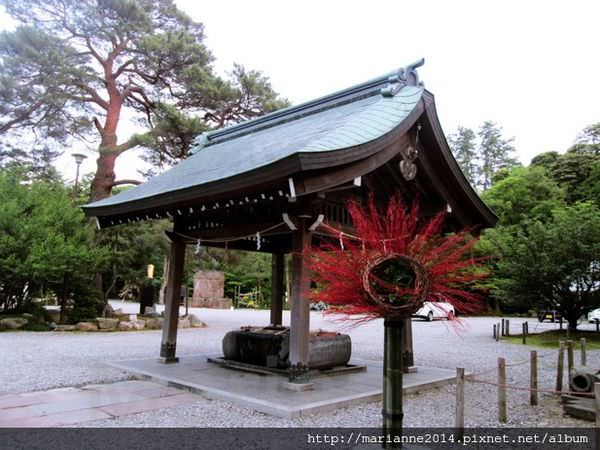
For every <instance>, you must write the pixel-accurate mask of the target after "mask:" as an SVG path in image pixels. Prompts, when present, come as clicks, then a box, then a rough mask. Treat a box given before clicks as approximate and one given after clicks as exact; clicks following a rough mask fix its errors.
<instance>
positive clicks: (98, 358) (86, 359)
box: [0, 304, 600, 427]
mask: <svg viewBox="0 0 600 450" xmlns="http://www.w3.org/2000/svg"><path fill="white" fill-rule="evenodd" d="M118 306H123V305H122V304H118V305H117V307H118ZM136 307H137V305H134V304H128V305H125V306H124V309H125V310H130V311H132V312H134V311H135V308H136ZM192 312H194V313H195V314H196V315H198V316H199V317H200V318H201V319H202V320H204V321H205V322H206V323H207V324H208V328H200V329H198V328H197V329H185V330H180V331H179V336H178V342H177V352H178V355H179V356H185V355H191V354H201V353H214V352H219V351H220V347H221V338H222V336H223V335H224V334H225V332H227V331H229V330H232V329H235V328H238V327H240V326H243V325H250V324H252V325H256V324H263V323H268V317H269V312H268V311H252V310H240V311H229V310H207V309H201V310H193V311H192ZM288 320H289V316H288V315H284V323H285V322H286V321H288ZM522 320H523V319H514V320H513V321H512V323H513V325H512V327H511V328H513V329H514V330H516V329H517V326H519V327H520V323H521V322H522ZM311 321H312V322H311V328H312V329H317V328H323V329H328V330H336V329H340V325H339V324H337V323H334V322H331V319H324V318H323V317H322V315H321V313H316V312H311ZM497 321H498V319H497V318H468V319H463V320H462V321H461V322H462V325H461V327H456V326H452V325H449V324H448V323H447V322H443V321H440V322H437V321H436V322H431V323H430V322H422V321H416V320H415V321H413V340H414V350H415V363H416V365H424V366H437V367H445V368H449V369H454V368H456V367H464V368H465V369H466V370H467V371H468V372H475V373H477V372H483V371H486V370H489V369H493V368H494V367H495V365H496V363H497V358H498V357H504V358H505V359H506V362H507V365H509V367H508V368H507V381H508V384H510V385H515V386H528V384H529V364H527V363H526V364H521V365H516V366H510V365H511V364H514V363H518V362H520V361H524V360H528V359H529V352H530V350H531V349H532V348H531V347H529V346H522V345H515V344H509V343H506V342H495V341H494V340H493V339H492V337H491V329H492V324H493V323H496V322H497ZM553 326H554V325H552V324H543V325H540V324H538V323H537V321H536V322H533V321H530V332H535V331H536V330H537V331H539V330H540V329H542V328H543V329H547V328H552V327H553ZM584 327H587V325H584ZM343 331H345V332H348V333H349V334H350V335H351V337H352V345H353V356H354V357H357V358H361V359H372V360H381V359H382V356H383V348H382V343H383V324H382V323H381V321H378V320H377V321H373V322H370V323H368V324H365V325H362V326H360V327H357V328H353V329H350V330H347V329H346V330H343ZM160 340H161V332H160V331H139V332H126V333H124V332H112V333H102V334H100V333H32V332H11V333H0V362H1V363H2V364H1V367H2V370H1V372H0V394H3V393H21V392H31V391H37V390H44V389H50V388H56V387H63V386H81V385H85V384H91V383H99V382H103V383H109V382H114V381H119V380H123V379H128V378H130V376H129V375H128V374H127V373H125V372H122V371H120V370H117V369H113V368H111V367H108V366H107V365H105V364H104V363H105V361H110V360H119V359H133V358H150V357H155V356H157V353H158V350H159V348H160ZM550 353H552V354H551V355H550V356H547V357H542V358H540V359H539V361H538V370H539V374H538V377H539V381H538V383H539V386H540V387H541V388H552V387H553V386H554V382H555V364H556V353H555V352H554V351H552V350H546V349H538V354H539V355H540V356H542V355H546V354H550ZM576 357H577V358H578V357H579V355H578V354H576ZM588 364H589V365H591V366H594V367H600V350H598V349H594V350H590V349H588ZM495 375H496V372H495V370H492V371H491V372H490V373H487V374H484V375H482V376H479V377H477V378H478V379H481V380H486V381H495V380H494V378H495ZM454 393H455V390H454V387H453V386H446V387H443V388H439V389H433V390H428V391H425V392H422V393H418V394H414V395H409V396H407V397H405V402H404V405H405V406H404V408H405V411H404V412H405V416H404V423H405V426H408V427H417V426H424V425H428V426H431V425H435V426H439V427H452V426H453V425H454ZM496 398H497V391H496V388H495V386H491V385H488V384H482V383H474V382H468V383H467V385H466V389H465V402H466V403H465V420H466V426H468V427H487V426H490V427H496V426H500V424H499V423H498V420H497V409H496ZM508 418H509V422H508V424H507V425H508V426H515V427H534V426H542V427H570V426H593V423H592V422H585V421H580V420H577V419H573V418H570V417H567V416H563V414H562V408H561V404H560V402H559V401H558V400H557V399H556V397H555V396H553V395H550V394H543V393H541V394H540V402H539V406H536V407H531V406H529V393H528V392H527V391H516V390H509V392H508ZM380 420H381V404H380V403H379V402H371V403H366V404H362V405H358V406H354V407H348V408H343V409H340V410H338V411H336V412H334V413H325V414H319V415H315V416H310V417H305V418H300V419H295V420H287V419H281V418H276V417H272V416H267V415H264V414H262V413H257V412H254V411H251V410H249V409H246V408H241V407H238V406H236V405H234V404H231V403H228V402H222V401H211V400H205V399H200V400H199V401H198V402H196V403H193V404H191V405H186V406H181V407H175V408H168V409H163V410H159V411H151V412H147V413H140V414H133V415H130V416H123V417H120V418H116V419H111V420H102V421H95V422H88V423H86V424H85V426H95V427H112V426H116V427H142V426H150V427H173V426H177V427H212V426H215V427H223V426H242V427H262V426H269V427H272V426H275V427H278V426H281V427H286V426H326V427H337V426H340V427H378V426H379V425H380Z"/></svg>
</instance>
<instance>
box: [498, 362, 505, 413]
mask: <svg viewBox="0 0 600 450" xmlns="http://www.w3.org/2000/svg"><path fill="white" fill-rule="evenodd" d="M498 420H499V421H500V422H503V423H506V421H507V416H506V361H505V360H504V358H498Z"/></svg>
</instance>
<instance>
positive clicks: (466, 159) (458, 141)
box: [448, 127, 477, 186]
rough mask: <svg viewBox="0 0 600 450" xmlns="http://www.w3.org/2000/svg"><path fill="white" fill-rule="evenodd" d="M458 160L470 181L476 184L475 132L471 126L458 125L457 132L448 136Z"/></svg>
mask: <svg viewBox="0 0 600 450" xmlns="http://www.w3.org/2000/svg"><path fill="white" fill-rule="evenodd" d="M448 140H449V144H450V148H451V149H452V153H453V154H454V157H455V158H456V162H458V165H459V166H460V168H461V169H462V171H463V173H464V174H465V176H466V177H467V179H468V180H469V182H470V183H471V184H472V185H473V186H475V183H476V177H477V161H476V142H475V132H474V131H473V130H471V129H470V128H465V127H458V129H457V130H456V133H455V134H451V135H450V136H449V137H448Z"/></svg>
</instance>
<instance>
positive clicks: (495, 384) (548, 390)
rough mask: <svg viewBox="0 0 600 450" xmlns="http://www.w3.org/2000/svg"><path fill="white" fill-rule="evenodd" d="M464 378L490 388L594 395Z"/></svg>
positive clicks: (591, 395)
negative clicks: (487, 385)
mask: <svg viewBox="0 0 600 450" xmlns="http://www.w3.org/2000/svg"><path fill="white" fill-rule="evenodd" d="M464 378H465V380H467V381H472V382H474V383H482V384H489V385H491V386H498V387H505V388H507V389H514V390H517V391H530V392H545V393H548V394H567V395H578V396H585V397H593V396H594V394H593V393H592V392H573V391H556V390H554V389H544V388H537V389H532V388H528V387H523V386H512V385H510V384H500V383H494V382H492V381H485V380H475V379H473V378H470V376H466V375H465V377H464Z"/></svg>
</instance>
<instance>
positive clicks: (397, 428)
mask: <svg viewBox="0 0 600 450" xmlns="http://www.w3.org/2000/svg"><path fill="white" fill-rule="evenodd" d="M383 326H384V347H383V410H382V415H383V429H382V433H383V435H384V436H388V435H389V436H402V419H403V417H404V412H403V409H402V377H403V376H402V372H403V370H402V354H401V352H400V351H399V350H400V348H401V347H402V328H403V326H404V321H403V320H402V319H399V320H387V319H386V320H385V321H384V322H383ZM392 439H394V438H393V437H392ZM398 447H399V446H396V445H387V446H386V447H385V448H398Z"/></svg>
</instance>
